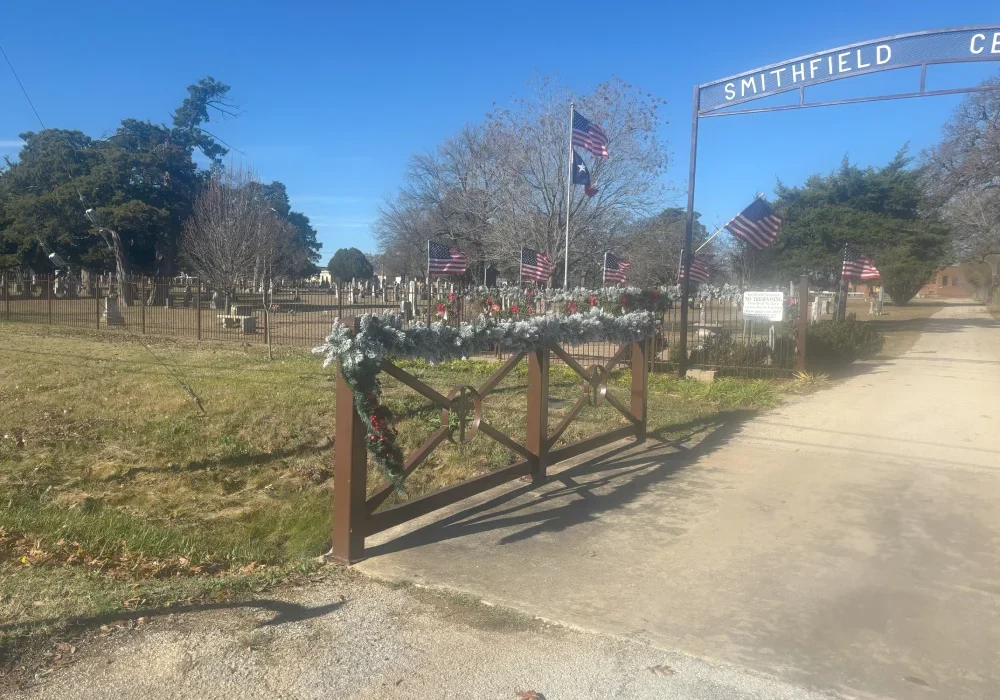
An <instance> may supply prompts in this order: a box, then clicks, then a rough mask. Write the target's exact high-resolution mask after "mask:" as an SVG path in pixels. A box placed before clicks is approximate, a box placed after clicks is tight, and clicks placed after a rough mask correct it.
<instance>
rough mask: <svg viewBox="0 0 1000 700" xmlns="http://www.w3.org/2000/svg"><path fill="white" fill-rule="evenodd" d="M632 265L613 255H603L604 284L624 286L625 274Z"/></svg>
mask: <svg viewBox="0 0 1000 700" xmlns="http://www.w3.org/2000/svg"><path fill="white" fill-rule="evenodd" d="M630 267H632V263H630V262H626V261H625V260H622V259H621V258H619V257H618V256H617V255H615V254H614V253H610V252H609V253H605V254H604V284H608V283H609V282H610V283H611V284H625V273H626V272H628V269H629V268H630Z"/></svg>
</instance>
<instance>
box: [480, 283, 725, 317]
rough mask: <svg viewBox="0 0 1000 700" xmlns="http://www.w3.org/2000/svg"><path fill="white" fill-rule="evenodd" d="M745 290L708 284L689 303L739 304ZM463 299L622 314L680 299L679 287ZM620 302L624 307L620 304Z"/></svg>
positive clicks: (516, 290)
mask: <svg viewBox="0 0 1000 700" xmlns="http://www.w3.org/2000/svg"><path fill="white" fill-rule="evenodd" d="M744 291H745V289H744V288H743V287H739V286H737V285H733V284H724V285H722V286H721V287H715V286H712V285H708V284H700V285H698V286H697V287H695V288H693V289H692V290H691V297H692V298H693V299H723V300H727V301H739V300H741V299H742V298H743V292H744ZM465 298H466V299H467V300H469V301H472V302H474V303H477V304H479V305H482V306H484V307H485V306H488V304H487V303H486V300H487V299H489V300H490V302H491V303H492V302H499V301H500V300H501V299H502V300H505V301H506V302H507V303H508V304H516V305H517V306H519V307H520V308H522V309H527V308H528V307H529V306H535V305H537V303H538V300H539V299H545V300H546V301H547V302H549V303H562V304H566V305H567V307H568V305H569V304H573V305H574V306H576V307H578V308H580V309H586V308H588V307H594V306H601V307H603V308H605V310H611V309H613V308H617V307H622V306H623V307H624V308H625V309H626V311H628V310H631V309H635V308H638V309H645V310H661V309H662V307H663V306H665V305H666V303H667V302H670V303H673V302H676V301H679V300H680V298H681V287H680V285H677V284H674V285H669V286H663V287H657V288H656V289H641V288H639V287H625V286H613V287H600V288H598V289H586V288H584V287H577V288H576V289H544V288H543V289H532V288H530V287H529V288H528V289H524V288H521V287H517V286H514V285H507V286H502V287H482V286H480V287H474V288H472V289H469V290H468V291H466V292H465ZM622 300H625V303H624V304H622V303H621V302H622Z"/></svg>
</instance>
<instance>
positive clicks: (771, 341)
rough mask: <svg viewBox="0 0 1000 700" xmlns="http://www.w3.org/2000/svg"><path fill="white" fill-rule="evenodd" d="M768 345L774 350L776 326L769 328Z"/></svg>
mask: <svg viewBox="0 0 1000 700" xmlns="http://www.w3.org/2000/svg"><path fill="white" fill-rule="evenodd" d="M767 345H768V347H770V348H771V349H772V350H774V326H771V327H770V328H768V329H767Z"/></svg>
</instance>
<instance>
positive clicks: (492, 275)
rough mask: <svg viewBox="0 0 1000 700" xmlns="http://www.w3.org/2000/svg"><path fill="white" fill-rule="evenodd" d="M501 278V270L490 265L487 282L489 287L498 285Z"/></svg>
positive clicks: (487, 270) (487, 271)
mask: <svg viewBox="0 0 1000 700" xmlns="http://www.w3.org/2000/svg"><path fill="white" fill-rule="evenodd" d="M499 278H500V272H499V271H498V270H497V269H496V267H494V266H493V265H490V266H489V267H487V268H486V279H485V282H486V286H487V287H496V286H497V280H498V279H499Z"/></svg>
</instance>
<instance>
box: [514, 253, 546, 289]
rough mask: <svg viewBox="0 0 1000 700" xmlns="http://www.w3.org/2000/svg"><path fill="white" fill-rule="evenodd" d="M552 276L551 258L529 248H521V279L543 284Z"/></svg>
mask: <svg viewBox="0 0 1000 700" xmlns="http://www.w3.org/2000/svg"><path fill="white" fill-rule="evenodd" d="M551 276H552V258H550V257H549V256H548V255H546V254H545V253H538V252H536V251H534V250H532V249H531V248H521V279H526V280H534V281H536V282H538V283H539V284H545V283H546V282H548V281H549V277H551Z"/></svg>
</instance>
